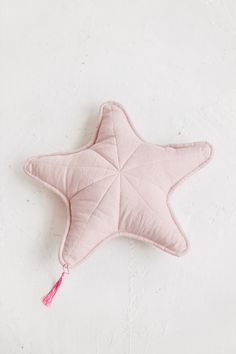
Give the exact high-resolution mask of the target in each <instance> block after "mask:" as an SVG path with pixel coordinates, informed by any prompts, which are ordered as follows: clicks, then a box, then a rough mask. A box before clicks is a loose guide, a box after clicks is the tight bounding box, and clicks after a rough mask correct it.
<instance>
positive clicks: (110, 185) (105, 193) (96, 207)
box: [67, 176, 117, 256]
mask: <svg viewBox="0 0 236 354" xmlns="http://www.w3.org/2000/svg"><path fill="white" fill-rule="evenodd" d="M116 178H117V176H116V177H115V178H114V179H113V180H112V182H111V183H110V184H109V185H108V187H107V189H106V190H105V192H104V193H103V195H102V197H101V198H100V199H99V201H98V203H97V205H96V206H95V208H94V209H93V211H92V213H91V214H90V215H89V218H88V220H87V221H86V226H85V228H84V230H83V233H82V234H81V235H80V238H82V237H83V235H84V233H85V231H86V228H87V226H88V223H89V221H90V219H91V218H92V216H93V215H94V213H95V211H96V210H97V209H98V208H99V206H100V204H101V203H102V201H103V199H104V198H105V196H106V195H107V193H108V192H109V190H110V189H111V187H112V185H113V183H114V182H115V180H116ZM72 218H73V216H72ZM69 234H70V230H69V232H68V235H69ZM68 235H67V237H68ZM69 239H70V238H69V237H68V240H69ZM68 240H67V243H68ZM70 254H71V253H68V256H70Z"/></svg>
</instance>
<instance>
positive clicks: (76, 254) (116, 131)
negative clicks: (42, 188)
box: [24, 102, 212, 268]
mask: <svg viewBox="0 0 236 354" xmlns="http://www.w3.org/2000/svg"><path fill="white" fill-rule="evenodd" d="M211 154H212V148H211V146H210V145H209V144H208V143H207V142H197V143H191V144H184V145H166V146H160V145H155V144H151V143H148V142H146V141H144V140H143V139H142V138H141V137H140V136H139V134H138V133H137V132H136V130H135V128H134V126H133V124H132V123H131V121H130V119H129V117H128V115H127V113H126V111H125V110H124V108H122V106H121V105H120V104H118V103H115V102H107V103H104V104H103V105H102V106H101V108H100V115H99V123H98V127H97V130H96V133H95V135H94V137H93V139H92V141H91V142H90V143H89V144H88V145H86V146H84V147H82V148H80V149H79V150H77V151H74V152H70V153H56V154H51V155H44V156H36V157H33V158H31V159H29V160H27V162H26V164H25V166H24V168H25V171H26V173H28V174H29V175H30V176H32V177H34V178H35V179H37V180H38V181H40V182H42V183H43V184H44V185H46V186H47V187H49V188H50V189H52V190H53V191H54V192H56V193H57V194H59V195H60V196H61V197H62V199H63V201H64V202H65V205H66V208H67V211H68V223H67V228H66V231H65V235H64V237H63V241H62V244H61V247H60V252H59V259H60V262H61V264H62V265H64V266H65V265H66V267H69V268H70V267H72V266H74V265H75V264H77V263H79V262H81V261H82V260H84V259H85V258H86V257H87V256H88V255H89V254H91V252H92V251H93V250H94V249H95V248H96V247H97V246H98V245H100V244H101V243H102V242H103V241H105V240H108V239H110V238H112V237H119V236H127V237H132V238H135V239H139V240H143V241H146V242H149V243H151V244H153V245H155V246H157V247H159V248H160V249H162V250H163V251H166V252H169V253H171V254H173V255H176V256H181V255H183V254H184V253H185V252H186V251H187V249H188V241H187V240H186V238H185V235H184V233H183V231H182V230H181V228H180V226H179V225H178V223H177V221H176V218H175V216H174V215H173V212H172V210H171V208H170V205H169V196H170V193H171V192H172V191H173V189H174V188H175V187H176V185H177V184H179V182H180V181H182V180H183V179H184V178H185V177H186V176H188V175H190V174H192V173H193V172H195V171H197V170H198V169H199V168H200V167H202V166H204V165H205V164H206V162H207V161H209V159H210V157H211Z"/></svg>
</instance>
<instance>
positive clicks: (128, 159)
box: [122, 143, 142, 169]
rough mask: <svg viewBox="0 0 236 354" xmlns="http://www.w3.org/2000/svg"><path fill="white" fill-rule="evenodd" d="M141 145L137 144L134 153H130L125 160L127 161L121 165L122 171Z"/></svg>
mask: <svg viewBox="0 0 236 354" xmlns="http://www.w3.org/2000/svg"><path fill="white" fill-rule="evenodd" d="M141 145H142V143H141V144H138V146H136V147H135V149H134V151H132V152H131V154H130V156H129V157H128V158H127V160H126V161H125V162H124V163H123V165H122V169H123V168H124V167H125V165H126V164H127V163H128V162H129V161H130V159H131V157H132V156H133V155H134V154H135V152H136V151H137V150H138V148H139V147H140V146H141Z"/></svg>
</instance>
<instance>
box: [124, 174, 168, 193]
mask: <svg viewBox="0 0 236 354" xmlns="http://www.w3.org/2000/svg"><path fill="white" fill-rule="evenodd" d="M125 173H126V174H127V175H128V176H129V177H132V178H135V179H137V180H138V179H139V178H138V177H137V176H133V175H131V174H130V173H129V172H126V171H125ZM143 181H145V182H147V184H151V185H152V186H155V187H157V188H158V189H159V191H160V192H162V193H163V194H164V195H165V194H166V192H165V191H164V190H163V189H162V188H161V187H160V186H159V185H158V184H155V183H152V182H151V181H149V180H148V179H146V178H144V179H143Z"/></svg>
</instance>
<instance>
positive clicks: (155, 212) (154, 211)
mask: <svg viewBox="0 0 236 354" xmlns="http://www.w3.org/2000/svg"><path fill="white" fill-rule="evenodd" d="M123 176H124V177H125V179H126V181H127V182H128V183H129V185H130V186H131V187H132V188H133V190H134V191H135V192H136V194H138V196H139V197H140V198H141V199H142V200H143V201H144V203H145V204H146V205H147V206H148V207H149V209H150V210H151V211H152V212H153V213H154V214H155V215H156V216H158V215H157V211H156V210H154V209H153V208H152V207H151V206H150V205H149V204H148V202H147V201H146V200H145V199H144V198H143V196H142V195H141V194H140V193H139V192H138V191H137V190H136V188H135V187H134V186H133V184H132V183H131V182H130V181H129V179H128V177H127V176H125V175H123Z"/></svg>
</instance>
